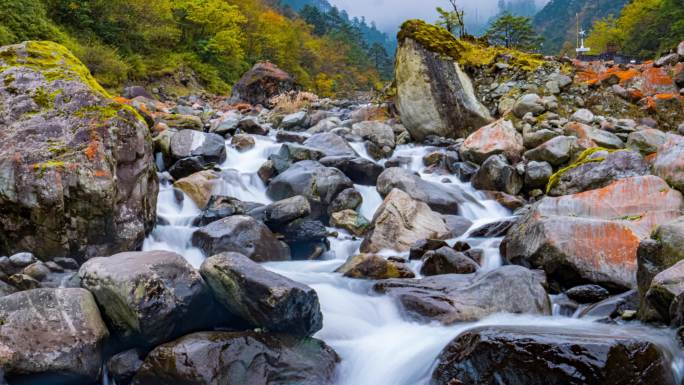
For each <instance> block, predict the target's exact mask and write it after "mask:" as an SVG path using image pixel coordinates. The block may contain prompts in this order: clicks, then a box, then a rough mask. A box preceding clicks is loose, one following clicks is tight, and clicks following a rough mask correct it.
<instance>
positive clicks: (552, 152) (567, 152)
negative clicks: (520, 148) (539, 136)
mask: <svg viewBox="0 0 684 385" xmlns="http://www.w3.org/2000/svg"><path fill="white" fill-rule="evenodd" d="M576 150H577V138H575V137H574V136H556V137H554V138H551V139H549V140H548V141H546V142H544V143H542V144H540V145H539V146H537V147H535V148H533V149H531V150H529V151H527V152H525V159H528V160H535V161H539V162H549V163H550V164H551V165H553V166H560V165H561V164H564V163H566V162H567V161H569V160H570V157H571V156H572V155H573V153H574V152H575V151H576Z"/></svg>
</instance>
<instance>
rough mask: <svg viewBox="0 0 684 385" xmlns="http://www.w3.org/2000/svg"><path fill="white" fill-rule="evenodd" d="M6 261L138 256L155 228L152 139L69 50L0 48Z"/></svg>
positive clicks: (30, 45)
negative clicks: (25, 254)
mask: <svg viewBox="0 0 684 385" xmlns="http://www.w3.org/2000/svg"><path fill="white" fill-rule="evenodd" d="M0 79H4V81H3V82H0V111H1V112H2V113H0V127H1V128H2V129H0V252H1V253H12V252H14V251H25V250H29V251H32V252H33V253H34V254H36V255H37V256H38V257H40V258H42V259H50V258H53V257H60V256H72V257H77V258H82V259H85V258H88V257H90V256H96V255H110V254H113V253H115V252H117V251H122V250H134V249H136V248H138V247H140V246H141V244H142V241H143V239H144V237H145V234H146V233H147V232H148V231H150V230H151V228H152V226H153V225H154V220H155V207H156V197H157V190H158V182H157V178H156V172H155V170H154V164H153V157H152V144H151V139H150V134H149V129H148V127H147V125H146V123H145V122H144V120H143V119H142V118H141V117H140V115H139V114H137V113H136V112H135V110H133V108H131V107H130V106H126V105H122V104H119V103H117V102H115V101H114V100H112V99H111V98H110V96H109V95H108V94H107V92H106V91H105V90H104V89H103V88H102V87H101V86H100V85H99V84H98V83H97V82H96V81H95V80H94V78H93V77H92V76H91V74H90V73H89V72H88V70H87V68H86V67H85V66H84V65H83V64H82V63H81V62H80V61H79V60H78V59H76V57H74V56H73V55H72V54H71V53H70V52H69V51H68V50H67V49H66V48H64V47H63V46H61V45H59V44H56V43H53V42H47V41H29V42H24V43H21V44H16V45H10V46H5V47H2V48H0Z"/></svg>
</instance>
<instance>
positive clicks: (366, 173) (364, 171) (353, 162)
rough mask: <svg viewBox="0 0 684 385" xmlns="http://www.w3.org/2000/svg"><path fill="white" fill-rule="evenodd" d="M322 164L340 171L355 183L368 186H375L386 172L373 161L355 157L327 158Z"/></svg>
mask: <svg viewBox="0 0 684 385" xmlns="http://www.w3.org/2000/svg"><path fill="white" fill-rule="evenodd" d="M320 162H321V164H322V165H324V166H327V167H335V168H337V169H339V170H340V171H342V172H343V173H344V175H346V176H347V177H348V178H349V179H351V180H352V181H353V182H354V183H358V184H360V185H366V186H375V184H376V183H377V181H378V177H379V176H380V174H382V172H383V171H384V170H385V168H384V167H382V166H381V165H379V164H377V163H375V162H373V161H371V160H368V159H365V158H361V157H354V156H345V155H342V156H326V157H325V158H322V159H321V160H320Z"/></svg>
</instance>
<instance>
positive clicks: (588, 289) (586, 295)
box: [565, 285, 610, 303]
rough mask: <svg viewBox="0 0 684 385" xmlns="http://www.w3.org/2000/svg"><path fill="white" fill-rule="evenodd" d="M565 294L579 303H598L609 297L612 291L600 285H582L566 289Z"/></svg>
mask: <svg viewBox="0 0 684 385" xmlns="http://www.w3.org/2000/svg"><path fill="white" fill-rule="evenodd" d="M565 295H567V296H568V298H570V299H571V300H573V301H577V302H578V303H596V302H600V301H603V300H604V299H606V298H608V297H609V296H610V292H609V291H608V290H606V289H604V288H602V287H601V286H599V285H581V286H575V287H573V288H572V289H570V290H568V291H566V292H565Z"/></svg>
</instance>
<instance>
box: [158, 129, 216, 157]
mask: <svg viewBox="0 0 684 385" xmlns="http://www.w3.org/2000/svg"><path fill="white" fill-rule="evenodd" d="M171 156H172V157H173V158H174V159H183V158H187V157H191V156H199V157H201V158H202V160H203V161H204V162H205V163H216V164H220V163H223V161H225V160H226V142H225V139H224V138H223V137H222V136H221V135H217V134H211V133H205V132H200V131H195V130H181V131H178V132H177V133H175V134H174V135H173V136H172V137H171Z"/></svg>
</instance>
